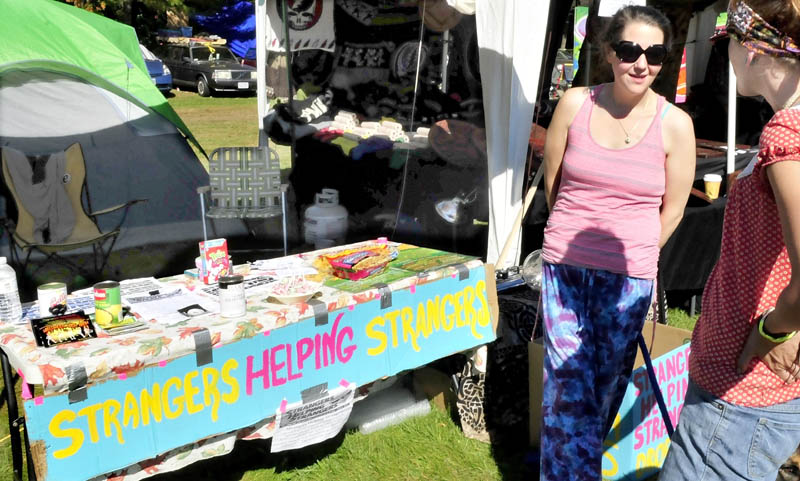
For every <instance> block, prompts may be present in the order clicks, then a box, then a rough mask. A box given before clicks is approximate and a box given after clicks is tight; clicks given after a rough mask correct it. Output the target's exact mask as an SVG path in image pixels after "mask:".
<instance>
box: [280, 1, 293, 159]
mask: <svg viewBox="0 0 800 481" xmlns="http://www.w3.org/2000/svg"><path fill="white" fill-rule="evenodd" d="M288 1H289V0H280V2H281V10H282V11H283V31H284V38H285V39H286V77H287V79H288V80H289V83H288V85H287V86H286V88H287V89H288V90H287V92H288V93H289V112H291V113H292V115H294V103H293V101H292V98H293V97H294V94H293V93H292V40H291V38H289V21H288V20H287V19H288V18H289V14H288V13H287V12H286V3H287V2H288ZM294 136H295V132H294V122H289V137H290V138H291V146H290V149H289V159H290V160H291V162H292V165H291V166H292V167H294V165H295V162H294V158H295V155H296V154H295V150H296V141H295V137H294Z"/></svg>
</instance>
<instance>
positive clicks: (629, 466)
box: [528, 322, 692, 481]
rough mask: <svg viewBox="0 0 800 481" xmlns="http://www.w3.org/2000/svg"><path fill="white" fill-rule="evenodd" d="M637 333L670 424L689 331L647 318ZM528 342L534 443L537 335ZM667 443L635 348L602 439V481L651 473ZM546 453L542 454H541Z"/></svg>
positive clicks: (685, 366) (535, 441)
mask: <svg viewBox="0 0 800 481" xmlns="http://www.w3.org/2000/svg"><path fill="white" fill-rule="evenodd" d="M654 331H655V332H654ZM642 334H643V335H644V339H645V342H646V343H647V346H648V348H649V351H650V356H651V359H652V360H653V368H654V369H655V372H656V377H657V378H658V385H659V387H660V388H661V392H662V394H663V396H664V402H665V403H666V405H667V410H668V411H669V413H670V418H671V419H672V424H673V426H676V425H677V423H678V418H679V417H680V411H681V409H682V408H683V399H684V397H685V394H686V389H687V387H688V382H689V376H688V373H689V353H690V352H691V347H690V345H689V341H690V340H691V337H692V333H691V331H687V330H685V329H678V328H675V327H670V326H665V325H663V324H655V323H653V322H646V323H645V325H644V329H642ZM528 347H529V348H528V367H529V374H528V382H529V386H530V387H529V389H530V413H531V415H530V443H531V445H532V446H538V445H539V435H540V432H541V426H540V424H541V411H542V357H543V355H544V349H543V346H542V339H541V338H540V339H537V340H535V341H533V342H531V343H530V344H529V346H528ZM669 442H670V441H669V437H668V436H667V429H666V427H665V425H664V422H663V420H662V419H661V412H660V411H659V409H658V404H657V403H656V400H655V395H654V394H653V390H652V388H651V386H650V379H649V377H648V376H647V369H646V367H645V365H644V358H643V357H642V353H641V351H640V352H639V353H638V354H637V356H636V362H635V364H634V369H633V373H632V375H631V380H630V382H629V383H628V389H627V391H626V392H625V398H624V399H623V400H622V405H621V406H620V409H619V412H618V413H617V416H616V418H615V420H614V426H613V427H612V429H611V432H610V433H609V434H608V436H607V437H606V440H605V451H604V453H603V468H602V469H603V471H602V475H603V480H604V481H605V480H609V481H622V480H624V481H629V480H638V479H645V478H647V477H648V476H652V475H653V474H656V473H657V472H658V471H659V470H660V469H661V465H662V464H663V463H664V458H665V457H666V455H667V450H668V449H669ZM546 455H547V453H542V456H546Z"/></svg>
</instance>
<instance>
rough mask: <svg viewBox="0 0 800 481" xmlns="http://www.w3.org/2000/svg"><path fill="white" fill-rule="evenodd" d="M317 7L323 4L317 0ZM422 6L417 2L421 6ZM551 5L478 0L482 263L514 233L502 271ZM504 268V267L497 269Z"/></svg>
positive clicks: (259, 16) (512, 253)
mask: <svg viewBox="0 0 800 481" xmlns="http://www.w3.org/2000/svg"><path fill="white" fill-rule="evenodd" d="M268 1H275V0H257V1H256V39H257V41H256V43H257V54H256V55H257V57H256V58H257V63H258V116H259V129H260V132H259V139H260V142H261V143H266V134H265V133H264V132H263V130H261V129H263V121H262V120H263V119H264V117H265V116H266V114H267V113H268V106H267V98H266V84H265V79H266V45H267V44H268V42H269V41H270V40H271V39H268V38H267V35H268V33H267V32H268V31H270V30H271V29H269V28H267V27H268V22H269V18H268V16H267V2H268ZM317 1H322V0H317ZM425 1H426V0H419V2H420V3H423V4H424V2H425ZM549 7H550V0H504V1H497V0H478V1H477V2H476V23H477V28H478V46H479V48H480V69H481V78H482V84H483V102H484V112H485V116H486V118H485V120H486V137H487V138H486V141H487V150H488V158H489V162H488V164H489V165H488V175H489V193H488V194H489V197H488V198H489V199H490V207H489V242H488V251H487V253H486V259H487V262H489V263H495V262H496V261H497V259H498V257H499V255H500V250H501V249H502V248H503V246H504V244H505V243H506V239H508V238H509V235H510V234H511V232H512V230H515V231H516V232H515V234H514V239H512V244H511V245H510V248H509V252H508V255H507V256H506V257H505V262H504V264H505V265H516V264H517V263H518V261H519V257H520V237H521V235H520V230H519V229H514V220H515V218H516V217H517V216H518V214H519V212H520V210H521V209H522V195H523V192H522V189H523V184H524V176H525V158H526V153H527V148H528V139H529V136H530V130H531V122H532V119H533V106H534V102H535V100H536V98H537V96H538V92H537V87H538V80H539V70H540V66H541V63H542V56H543V54H544V42H545V36H546V30H547V29H546V26H547V15H542V14H541V12H547V11H549ZM498 267H504V266H498Z"/></svg>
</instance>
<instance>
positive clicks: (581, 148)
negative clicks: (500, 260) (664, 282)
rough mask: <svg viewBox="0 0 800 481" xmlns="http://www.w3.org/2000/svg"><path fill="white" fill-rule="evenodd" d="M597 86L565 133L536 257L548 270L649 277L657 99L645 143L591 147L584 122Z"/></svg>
mask: <svg viewBox="0 0 800 481" xmlns="http://www.w3.org/2000/svg"><path fill="white" fill-rule="evenodd" d="M602 87H603V86H599V87H596V88H593V89H591V90H590V93H589V95H588V96H587V98H586V101H585V102H584V103H583V105H582V106H581V108H580V110H579V111H578V113H577V115H576V116H575V119H574V120H573V121H572V124H571V125H570V127H569V132H568V134H567V148H566V150H565V152H564V159H563V162H562V167H561V184H560V186H559V189H558V195H557V196H556V201H555V205H554V206H553V209H552V211H551V212H550V217H549V219H548V220H547V227H546V228H545V231H544V246H543V248H542V258H543V259H544V260H545V261H547V262H549V263H551V264H568V265H572V266H579V267H590V268H593V269H603V270H607V271H610V272H615V273H618V274H624V275H626V276H629V277H638V278H642V279H654V278H655V277H656V273H657V271H658V254H659V248H658V240H659V237H660V235H661V221H660V218H659V213H660V208H661V198H662V197H663V196H664V189H665V176H666V173H665V167H664V163H665V160H666V154H665V152H664V143H663V141H662V137H661V119H662V117H663V116H664V113H665V112H666V110H665V109H664V105H665V104H666V105H667V106H669V104H668V103H666V101H665V99H664V97H661V96H659V97H658V106H657V113H656V116H655V117H654V119H653V121H652V122H651V124H650V127H649V128H648V130H647V132H646V133H645V135H644V137H643V138H642V139H641V140H640V141H639V142H638V143H636V144H635V145H633V146H631V147H628V148H625V149H608V148H605V147H603V146H601V145H598V144H597V143H596V142H595V141H594V139H592V136H591V134H590V132H589V119H590V117H591V114H592V110H593V109H594V105H595V102H596V99H597V95H598V94H599V93H600V91H601V89H602Z"/></svg>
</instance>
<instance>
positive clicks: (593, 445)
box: [539, 263, 653, 481]
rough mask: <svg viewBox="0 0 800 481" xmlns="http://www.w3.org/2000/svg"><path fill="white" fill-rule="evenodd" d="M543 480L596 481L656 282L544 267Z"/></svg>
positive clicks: (584, 270) (546, 265)
mask: <svg viewBox="0 0 800 481" xmlns="http://www.w3.org/2000/svg"><path fill="white" fill-rule="evenodd" d="M542 269H543V280H544V282H543V284H542V301H543V304H542V306H543V318H544V328H545V329H544V331H545V335H544V346H545V352H544V387H543V389H544V390H543V394H542V431H541V436H542V437H541V450H540V454H541V472H540V477H539V479H540V481H564V480H570V481H581V480H585V481H598V480H599V479H600V478H601V477H600V471H601V465H602V456H603V440H604V439H605V437H606V435H607V434H608V431H609V429H610V428H611V424H612V422H613V419H614V417H615V415H616V413H617V410H618V409H619V406H620V403H621V402H622V398H623V396H624V395H625V389H626V387H627V385H628V381H629V379H630V375H631V370H632V368H633V362H634V360H635V358H636V349H637V344H636V338H637V336H638V334H639V332H640V331H641V329H642V325H643V323H644V319H645V316H646V315H647V311H648V309H649V307H650V304H651V301H652V290H653V281H652V280H648V279H638V278H633V277H627V276H624V275H622V274H614V273H612V272H608V271H603V270H597V269H589V268H583V267H573V266H568V265H560V264H548V263H544V265H543V266H542Z"/></svg>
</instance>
